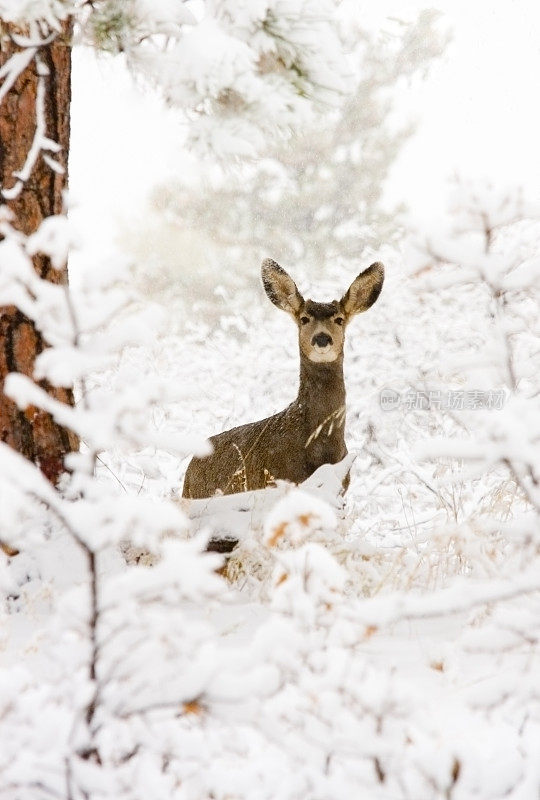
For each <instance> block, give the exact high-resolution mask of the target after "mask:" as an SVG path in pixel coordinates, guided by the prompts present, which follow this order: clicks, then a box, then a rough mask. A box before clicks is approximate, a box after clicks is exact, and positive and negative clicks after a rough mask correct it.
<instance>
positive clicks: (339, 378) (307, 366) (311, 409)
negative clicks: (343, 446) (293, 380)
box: [296, 355, 345, 431]
mask: <svg viewBox="0 0 540 800" xmlns="http://www.w3.org/2000/svg"><path fill="white" fill-rule="evenodd" d="M296 403H297V404H298V406H299V408H300V409H301V411H302V415H303V416H304V417H305V420H306V422H307V427H308V428H309V429H310V430H315V429H316V428H317V426H319V425H321V424H322V423H323V422H324V421H325V420H327V419H331V418H332V415H337V417H338V418H339V415H340V414H341V417H342V419H343V420H344V419H345V412H344V409H345V380H344V377H343V355H340V356H339V357H338V358H337V359H336V360H335V361H331V362H329V363H322V364H320V363H319V364H317V363H314V362H313V361H310V360H309V359H308V358H306V357H305V356H304V355H301V356H300V386H299V389H298V397H297V399H296ZM334 427H335V429H337V430H341V431H343V425H336V426H334Z"/></svg>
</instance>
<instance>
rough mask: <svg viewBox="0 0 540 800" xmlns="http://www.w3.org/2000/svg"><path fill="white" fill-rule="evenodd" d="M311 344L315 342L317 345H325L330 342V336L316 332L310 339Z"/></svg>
mask: <svg viewBox="0 0 540 800" xmlns="http://www.w3.org/2000/svg"><path fill="white" fill-rule="evenodd" d="M311 344H313V345H315V344H316V345H317V346H318V347H326V345H327V344H332V337H331V336H329V335H328V334H327V333H318V334H317V335H316V336H314V337H313V339H312V340H311Z"/></svg>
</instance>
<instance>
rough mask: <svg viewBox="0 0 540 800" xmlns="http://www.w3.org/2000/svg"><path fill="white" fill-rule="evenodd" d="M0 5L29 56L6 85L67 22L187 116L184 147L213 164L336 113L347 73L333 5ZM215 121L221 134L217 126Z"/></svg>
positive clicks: (44, 1)
mask: <svg viewBox="0 0 540 800" xmlns="http://www.w3.org/2000/svg"><path fill="white" fill-rule="evenodd" d="M190 5H194V4H191V3H188V4H186V3H183V2H180V0H95V2H92V3H87V2H83V0H23V2H22V3H21V2H20V1H19V0H16V2H12V1H11V0H2V2H0V19H4V20H5V21H6V22H11V23H16V24H18V25H19V26H21V27H22V29H23V30H24V29H25V28H27V29H28V35H24V36H23V35H22V33H21V34H18V33H17V34H14V38H15V40H16V41H18V42H19V43H20V44H21V45H22V46H23V47H24V48H25V49H24V50H23V51H22V53H16V54H15V55H14V56H13V58H12V59H10V60H9V61H8V62H7V63H6V64H5V65H4V66H3V68H2V71H1V72H0V77H5V76H6V75H7V76H8V77H9V78H10V81H11V76H12V75H13V74H15V73H17V74H20V72H21V71H22V69H24V68H25V66H26V63H22V62H24V54H25V53H29V54H30V57H33V55H34V54H35V49H34V48H38V47H39V46H40V44H42V43H43V41H45V40H50V39H52V38H54V37H55V36H58V35H61V33H62V25H63V24H67V23H68V22H71V23H72V24H74V25H75V26H76V32H78V36H79V37H80V38H81V39H82V40H83V41H89V42H91V43H92V44H94V45H95V46H96V47H98V48H100V49H102V50H105V51H107V52H112V53H123V54H124V55H125V57H126V62H127V64H128V65H129V66H130V68H131V69H132V70H133V72H134V73H135V74H137V75H138V76H140V77H141V78H142V79H143V80H144V81H145V82H147V83H150V84H152V85H154V86H156V87H157V88H158V89H159V91H160V92H161V93H162V94H163V96H164V98H165V99H166V101H167V102H168V103H170V104H172V105H174V106H176V107H178V108H180V109H182V110H188V111H190V112H192V118H191V123H190V145H191V146H194V147H197V148H198V149H199V151H201V152H209V153H211V154H212V157H213V158H216V157H221V158H224V159H227V160H230V159H236V158H246V157H251V158H253V157H255V156H257V155H258V153H259V152H260V151H261V149H262V148H263V147H264V145H265V144H266V142H267V139H268V137H275V136H287V135H289V134H290V131H291V128H294V127H297V126H298V125H300V124H302V125H303V124H307V123H308V122H309V121H311V120H312V119H313V117H314V115H315V116H316V115H317V113H320V112H321V111H323V110H324V111H326V110H327V109H328V108H329V107H333V106H337V105H339V104H340V103H341V102H342V101H343V99H344V97H345V93H346V92H347V91H348V89H349V86H350V79H351V67H350V65H349V63H348V60H347V58H346V56H345V53H344V42H343V38H342V36H341V34H340V27H339V24H338V20H337V14H336V3H335V2H334V0H264V2H258V0H257V2H255V0H242V2H238V0H234V1H233V2H231V1H230V0H216V1H215V2H214V0H207V2H204V3H200V4H198V6H197V8H196V9H195V11H197V12H198V13H193V12H192V11H191V10H190V8H189V6H190ZM216 117H218V118H219V120H220V124H219V126H218V125H216V124H215V119H216Z"/></svg>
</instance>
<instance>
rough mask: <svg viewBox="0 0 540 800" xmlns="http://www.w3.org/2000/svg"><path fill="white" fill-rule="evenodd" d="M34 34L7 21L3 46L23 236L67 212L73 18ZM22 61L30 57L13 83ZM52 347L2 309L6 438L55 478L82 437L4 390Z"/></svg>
mask: <svg viewBox="0 0 540 800" xmlns="http://www.w3.org/2000/svg"><path fill="white" fill-rule="evenodd" d="M28 33H29V32H28V31H23V30H22V29H21V28H19V27H16V26H14V25H11V24H4V26H3V30H2V39H1V50H0V69H1V72H0V74H2V77H3V83H2V88H1V90H0V91H1V94H0V97H1V100H2V102H1V104H0V179H1V185H2V201H3V203H5V204H6V205H7V206H8V208H9V209H10V211H11V212H12V214H13V219H12V224H13V226H14V227H15V228H16V229H17V230H19V231H21V232H22V233H23V234H25V235H30V234H32V233H34V232H35V231H36V230H37V229H38V227H39V226H40V224H41V223H42V221H43V220H44V219H45V218H46V217H49V216H51V215H55V214H61V213H62V210H63V192H64V189H65V188H66V185H67V159H68V148H69V107H70V97H71V25H70V23H69V22H67V23H64V25H63V28H62V33H61V34H60V35H58V36H55V37H53V41H52V42H50V41H49V43H47V41H48V40H47V38H45V39H42V40H41V41H42V42H44V43H43V44H41V45H40V46H39V47H37V48H36V47H35V37H34V36H33V35H30V36H29V35H28ZM17 60H19V64H24V63H25V60H27V61H28V63H27V64H26V66H25V68H24V69H23V70H22V71H21V72H20V73H19V74H18V75H17V77H16V79H15V81H14V82H13V84H12V85H11V86H10V83H11V80H12V76H15V74H16V71H17V66H18V65H17ZM40 151H43V152H40ZM46 151H48V152H46ZM49 154H50V155H49ZM42 156H43V157H42ZM33 263H34V267H35V269H36V271H37V273H38V274H39V275H40V277H42V278H44V279H46V280H48V281H51V282H52V283H55V284H59V283H63V282H65V281H67V271H66V269H65V268H64V269H63V270H57V269H55V268H54V267H53V266H52V264H51V261H50V259H49V258H48V257H47V256H44V255H41V254H37V255H35V256H34V257H33ZM46 346H47V343H46V342H45V341H44V340H43V337H42V335H41V334H40V332H39V331H38V330H37V329H36V327H35V325H34V323H33V322H32V321H31V320H29V319H28V318H27V317H25V316H24V314H23V313H22V312H21V311H19V309H17V308H15V307H14V306H7V307H3V308H1V309H0V437H1V440H2V441H4V442H6V443H7V444H9V445H11V446H12V447H13V448H14V449H15V450H17V451H18V452H20V453H22V454H23V455H24V456H26V458H28V459H30V460H31V461H33V462H34V463H36V464H37V465H38V466H39V467H40V468H41V470H42V471H43V473H44V474H45V475H46V476H47V478H49V480H51V481H52V482H53V483H56V482H57V480H58V478H59V476H60V475H61V473H62V471H63V458H64V456H65V455H66V453H69V452H71V451H72V450H74V449H76V448H77V447H78V439H77V437H76V436H75V435H74V434H73V433H71V432H70V431H68V430H67V429H66V428H63V427H62V426H61V425H58V424H57V423H56V422H55V421H54V419H53V418H52V416H51V415H50V414H49V413H47V412H46V411H44V410H42V409H39V408H36V407H35V406H29V407H28V408H27V409H26V410H24V411H21V410H20V409H19V408H18V407H17V406H16V404H15V403H13V402H12V400H10V399H9V398H8V397H6V396H5V395H4V393H3V385H4V379H5V377H6V375H7V374H8V373H10V372H19V373H22V374H24V375H29V376H32V374H33V369H34V362H35V359H36V356H37V355H39V353H40V352H41V351H42V350H43V349H44V347H46ZM40 385H41V386H42V388H44V389H45V390H46V391H47V392H48V393H49V394H51V395H52V396H53V397H55V398H56V399H57V400H60V401H62V402H64V403H70V404H72V403H73V394H72V391H71V389H67V388H59V387H53V386H51V385H50V384H48V382H47V381H41V382H40Z"/></svg>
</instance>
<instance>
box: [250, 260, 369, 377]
mask: <svg viewBox="0 0 540 800" xmlns="http://www.w3.org/2000/svg"><path fill="white" fill-rule="evenodd" d="M261 271H262V281H263V286H264V289H265V291H266V294H267V295H268V297H269V298H270V300H271V301H272V303H274V305H276V306H277V307H278V308H281V309H282V311H286V312H287V313H288V314H290V315H291V316H292V318H293V319H294V321H295V322H296V325H297V327H298V339H299V344H300V352H301V353H302V355H304V356H305V357H306V358H308V359H309V360H310V361H313V362H315V363H328V362H332V361H335V360H336V359H338V358H339V357H340V356H341V355H342V353H343V345H344V342H345V329H346V327H347V325H348V323H349V322H350V320H351V319H352V317H353V316H354V315H355V314H361V313H362V312H363V311H367V309H368V308H370V307H371V306H372V305H373V303H374V302H375V301H376V300H377V298H378V296H379V294H380V293H381V289H382V285H383V281H384V267H383V265H382V264H381V263H380V262H376V263H375V264H372V265H371V266H370V267H368V268H367V269H366V270H364V272H361V273H360V275H358V277H357V278H355V279H354V281H353V282H352V283H351V285H350V286H349V288H348V289H347V291H346V292H345V294H344V295H343V297H342V298H341V300H332V302H330V303H317V302H315V301H313V300H304V298H303V297H302V295H301V294H300V292H299V291H298V289H297V287H296V284H295V282H294V281H293V279H292V278H291V277H290V276H289V275H288V274H287V273H286V272H285V270H284V269H283V268H282V267H280V266H279V264H277V263H276V262H275V261H272V259H270V258H267V259H265V260H264V261H263V263H262V270H261Z"/></svg>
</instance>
